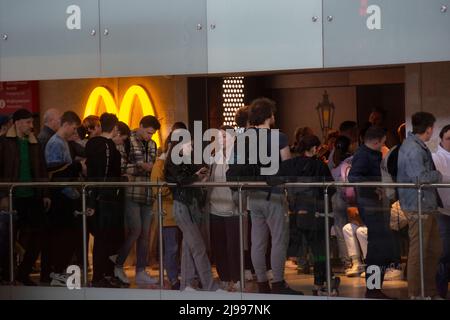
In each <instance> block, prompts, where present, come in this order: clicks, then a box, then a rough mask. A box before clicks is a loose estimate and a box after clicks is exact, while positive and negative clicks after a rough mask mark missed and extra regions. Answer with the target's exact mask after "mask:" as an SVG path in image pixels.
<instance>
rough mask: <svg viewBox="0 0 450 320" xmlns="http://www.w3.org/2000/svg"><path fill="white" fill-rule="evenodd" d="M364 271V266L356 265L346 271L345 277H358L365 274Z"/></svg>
mask: <svg viewBox="0 0 450 320" xmlns="http://www.w3.org/2000/svg"><path fill="white" fill-rule="evenodd" d="M364 269H365V268H364V266H362V265H360V264H356V263H355V264H354V265H353V266H352V267H351V268H349V269H347V270H345V275H346V276H347V277H358V276H359V275H360V274H361V273H363V272H364Z"/></svg>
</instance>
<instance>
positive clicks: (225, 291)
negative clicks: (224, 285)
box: [214, 288, 228, 293]
mask: <svg viewBox="0 0 450 320" xmlns="http://www.w3.org/2000/svg"><path fill="white" fill-rule="evenodd" d="M214 292H217V293H228V291H227V290H223V289H220V288H219V289H217V290H216V291H214Z"/></svg>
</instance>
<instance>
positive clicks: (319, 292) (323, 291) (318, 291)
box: [312, 286, 328, 297]
mask: <svg viewBox="0 0 450 320" xmlns="http://www.w3.org/2000/svg"><path fill="white" fill-rule="evenodd" d="M312 294H313V296H319V297H322V296H328V292H327V288H325V287H323V286H322V287H319V286H316V287H315V288H314V289H313V290H312Z"/></svg>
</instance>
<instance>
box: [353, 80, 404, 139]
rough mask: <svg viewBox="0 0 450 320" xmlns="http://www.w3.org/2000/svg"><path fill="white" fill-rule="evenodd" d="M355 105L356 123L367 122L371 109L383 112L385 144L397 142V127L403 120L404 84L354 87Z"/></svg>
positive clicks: (362, 123) (361, 124)
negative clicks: (386, 139)
mask: <svg viewBox="0 0 450 320" xmlns="http://www.w3.org/2000/svg"><path fill="white" fill-rule="evenodd" d="M356 106H357V116H358V123H359V125H360V126H363V125H364V124H366V123H367V122H368V119H369V115H370V113H371V112H372V110H373V109H381V110H383V111H384V112H385V118H384V122H383V126H384V127H385V128H386V129H387V130H388V132H389V133H388V141H387V143H386V145H387V146H388V147H392V146H394V145H396V144H398V143H399V140H398V137H397V128H398V127H399V126H400V125H401V124H402V123H404V122H405V86H404V84H383V85H368V86H357V87H356Z"/></svg>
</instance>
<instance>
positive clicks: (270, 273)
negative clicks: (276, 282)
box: [266, 270, 273, 280]
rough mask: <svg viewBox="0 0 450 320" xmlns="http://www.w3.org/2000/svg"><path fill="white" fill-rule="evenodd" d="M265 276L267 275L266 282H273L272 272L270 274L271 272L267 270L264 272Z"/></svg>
mask: <svg viewBox="0 0 450 320" xmlns="http://www.w3.org/2000/svg"><path fill="white" fill-rule="evenodd" d="M266 275H267V279H268V280H273V272H272V270H268V271H267V272H266Z"/></svg>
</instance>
